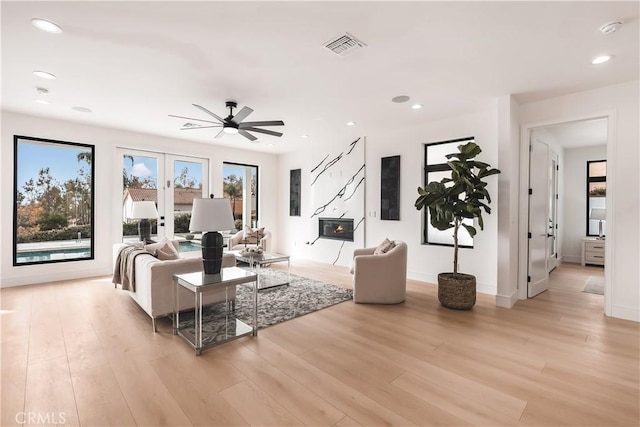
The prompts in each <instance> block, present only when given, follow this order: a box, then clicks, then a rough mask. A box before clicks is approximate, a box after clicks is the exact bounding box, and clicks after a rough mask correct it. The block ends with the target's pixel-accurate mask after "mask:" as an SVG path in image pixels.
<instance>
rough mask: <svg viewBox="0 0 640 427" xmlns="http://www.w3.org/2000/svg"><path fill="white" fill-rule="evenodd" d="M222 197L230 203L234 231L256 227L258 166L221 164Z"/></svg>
mask: <svg viewBox="0 0 640 427" xmlns="http://www.w3.org/2000/svg"><path fill="white" fill-rule="evenodd" d="M222 174H223V177H222V178H223V187H224V197H226V198H227V199H229V200H230V201H231V209H232V210H233V217H234V219H235V223H236V229H237V230H241V229H242V227H243V226H244V225H248V226H250V227H257V225H258V166H254V165H245V164H240V163H224V164H223V170H222Z"/></svg>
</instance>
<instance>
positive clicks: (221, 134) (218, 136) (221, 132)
mask: <svg viewBox="0 0 640 427" xmlns="http://www.w3.org/2000/svg"><path fill="white" fill-rule="evenodd" d="M221 136H224V128H222V129H221V130H220V132H218V134H217V135H216V136H214V137H213V138H214V139H215V138H220V137H221Z"/></svg>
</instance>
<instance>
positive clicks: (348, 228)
mask: <svg viewBox="0 0 640 427" xmlns="http://www.w3.org/2000/svg"><path fill="white" fill-rule="evenodd" d="M318 225H319V234H318V236H319V237H320V238H321V239H333V240H344V241H346V242H353V219H349V218H319V222H318Z"/></svg>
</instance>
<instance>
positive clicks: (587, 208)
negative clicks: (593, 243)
mask: <svg viewBox="0 0 640 427" xmlns="http://www.w3.org/2000/svg"><path fill="white" fill-rule="evenodd" d="M592 163H604V164H605V165H606V164H607V159H601V160H587V175H586V176H587V178H586V183H587V190H586V191H587V199H586V206H585V211H586V212H585V214H586V219H587V220H586V236H587V237H594V236H598V233H589V221H590V219H589V212H590V210H591V208H590V206H589V198H590V197H594V196H590V195H589V193H590V191H589V184H591V183H592V182H604V183H605V184H606V183H607V175H606V174H605V176H594V177H591V176H590V175H589V169H590V166H591V164H592ZM605 188H606V186H605ZM605 192H606V190H605ZM601 197H606V195H605V196H601Z"/></svg>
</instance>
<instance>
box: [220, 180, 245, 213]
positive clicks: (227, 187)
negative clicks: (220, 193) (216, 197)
mask: <svg viewBox="0 0 640 427" xmlns="http://www.w3.org/2000/svg"><path fill="white" fill-rule="evenodd" d="M223 189H224V197H226V198H227V199H229V200H231V211H232V212H233V213H234V216H235V212H236V201H238V200H242V177H240V178H238V177H237V176H236V175H235V174H231V175H229V176H227V177H225V178H224V182H223ZM236 219H237V218H236Z"/></svg>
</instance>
